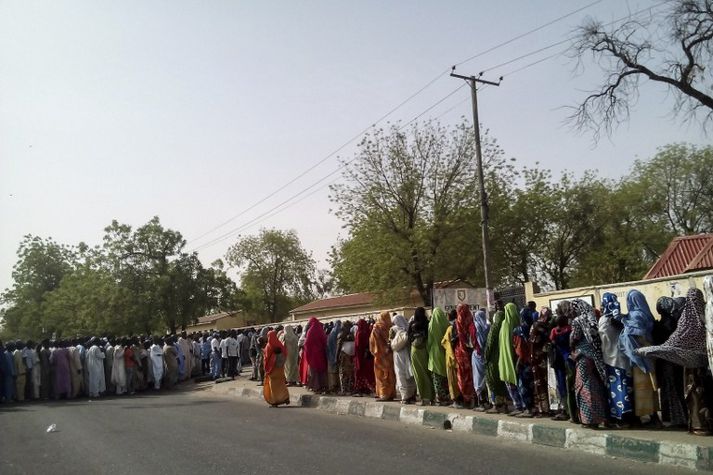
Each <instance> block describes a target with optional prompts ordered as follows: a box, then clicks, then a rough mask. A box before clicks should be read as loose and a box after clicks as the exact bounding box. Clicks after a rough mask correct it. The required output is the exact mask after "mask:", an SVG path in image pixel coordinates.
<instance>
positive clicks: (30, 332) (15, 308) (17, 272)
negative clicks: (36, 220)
mask: <svg viewBox="0 0 713 475" xmlns="http://www.w3.org/2000/svg"><path fill="white" fill-rule="evenodd" d="M75 252H76V249H74V248H72V247H69V246H65V245H62V244H59V243H57V242H56V241H54V240H53V239H52V238H47V239H43V238H41V237H38V236H32V235H27V236H25V237H24V238H23V240H22V242H20V246H19V248H18V251H17V257H18V261H17V263H16V264H15V265H14V266H13V270H12V280H13V286H12V288H11V289H7V290H6V291H5V292H4V293H3V294H2V298H1V299H0V300H1V302H2V304H3V305H7V306H8V307H7V309H6V310H5V313H4V318H3V320H4V322H5V327H6V331H7V332H8V333H10V334H14V335H27V336H31V337H38V336H41V335H42V334H43V332H48V331H49V329H46V328H43V322H42V304H43V303H44V301H45V299H46V297H47V295H49V294H50V293H51V292H52V291H54V290H55V289H57V288H58V287H59V285H60V283H61V281H62V279H63V278H64V276H65V275H67V274H69V273H71V272H72V270H73V268H74V266H75V265H76V254H75Z"/></svg>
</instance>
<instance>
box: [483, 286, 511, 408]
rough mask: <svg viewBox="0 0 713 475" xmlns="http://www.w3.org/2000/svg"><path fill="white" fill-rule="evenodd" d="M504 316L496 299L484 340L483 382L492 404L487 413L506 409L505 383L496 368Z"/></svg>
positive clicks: (501, 304) (500, 303)
mask: <svg viewBox="0 0 713 475" xmlns="http://www.w3.org/2000/svg"><path fill="white" fill-rule="evenodd" d="M504 318H505V313H504V312H503V303H502V302H501V301H500V300H498V301H497V302H495V315H493V324H492V325H491V326H490V330H489V331H488V338H487V340H486V342H485V383H486V385H487V386H488V393H490V403H491V404H492V405H493V407H491V408H490V409H488V410H487V411H486V412H487V413H489V414H497V413H503V412H506V411H507V405H506V403H505V395H506V393H507V389H506V388H505V383H503V381H502V379H500V370H499V368H498V362H499V360H500V329H501V328H502V326H503V320H504Z"/></svg>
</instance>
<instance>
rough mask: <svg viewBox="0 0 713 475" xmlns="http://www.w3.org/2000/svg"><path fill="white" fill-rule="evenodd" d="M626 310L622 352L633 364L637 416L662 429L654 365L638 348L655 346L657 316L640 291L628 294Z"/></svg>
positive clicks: (622, 333)
mask: <svg viewBox="0 0 713 475" xmlns="http://www.w3.org/2000/svg"><path fill="white" fill-rule="evenodd" d="M626 307H627V309H628V311H629V313H628V314H620V315H619V318H620V320H621V323H623V325H624V329H623V330H622V332H621V334H620V335H619V348H620V349H621V350H622V351H623V352H624V354H625V355H626V356H627V358H629V361H631V367H632V370H633V373H634V414H635V415H636V416H637V417H643V416H649V417H650V423H651V424H653V425H655V426H657V427H661V426H662V424H661V420H660V419H659V416H658V413H657V411H658V394H657V387H656V373H655V371H654V365H653V364H652V363H651V361H650V360H649V359H648V358H645V357H643V356H641V355H639V354H637V353H636V350H637V349H638V348H643V347H645V346H649V345H651V344H652V343H653V330H654V321H655V320H654V315H653V314H652V313H651V309H650V308H649V304H648V302H647V301H646V297H644V294H642V293H641V292H639V291H638V290H636V289H632V290H630V291H629V293H627V294H626ZM614 317H615V318H616V315H614Z"/></svg>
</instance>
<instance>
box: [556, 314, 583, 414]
mask: <svg viewBox="0 0 713 475" xmlns="http://www.w3.org/2000/svg"><path fill="white" fill-rule="evenodd" d="M556 313H557V326H556V327H554V328H553V329H552V331H551V332H550V341H551V342H552V343H553V344H554V346H555V358H554V359H555V361H554V363H555V364H554V368H555V374H556V375H557V386H558V388H559V391H560V398H561V400H562V402H563V405H564V407H565V409H566V412H567V414H563V413H561V412H560V413H559V414H557V415H556V416H555V417H554V418H553V419H554V420H556V421H560V420H567V419H569V420H570V422H572V423H575V424H577V423H579V411H578V410H577V400H576V398H575V395H574V382H575V367H574V361H572V358H570V355H571V347H570V337H571V336H572V326H571V325H572V321H573V320H574V318H575V316H576V315H575V313H574V307H572V302H570V301H569V300H563V301H561V302H560V303H558V304H557V309H556Z"/></svg>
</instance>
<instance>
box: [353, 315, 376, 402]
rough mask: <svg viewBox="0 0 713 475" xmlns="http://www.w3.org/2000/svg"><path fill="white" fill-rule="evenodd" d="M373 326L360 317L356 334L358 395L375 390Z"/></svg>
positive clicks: (355, 380)
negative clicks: (372, 351) (370, 347)
mask: <svg viewBox="0 0 713 475" xmlns="http://www.w3.org/2000/svg"><path fill="white" fill-rule="evenodd" d="M370 338H371V328H370V327H369V322H367V321H366V320H364V319H363V318H360V319H359V321H358V322H357V325H356V332H355V334H354V393H355V395H356V396H362V395H367V396H368V395H371V394H372V393H373V392H374V386H375V385H376V382H375V381H374V355H372V354H371V352H370V351H369V339H370Z"/></svg>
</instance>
